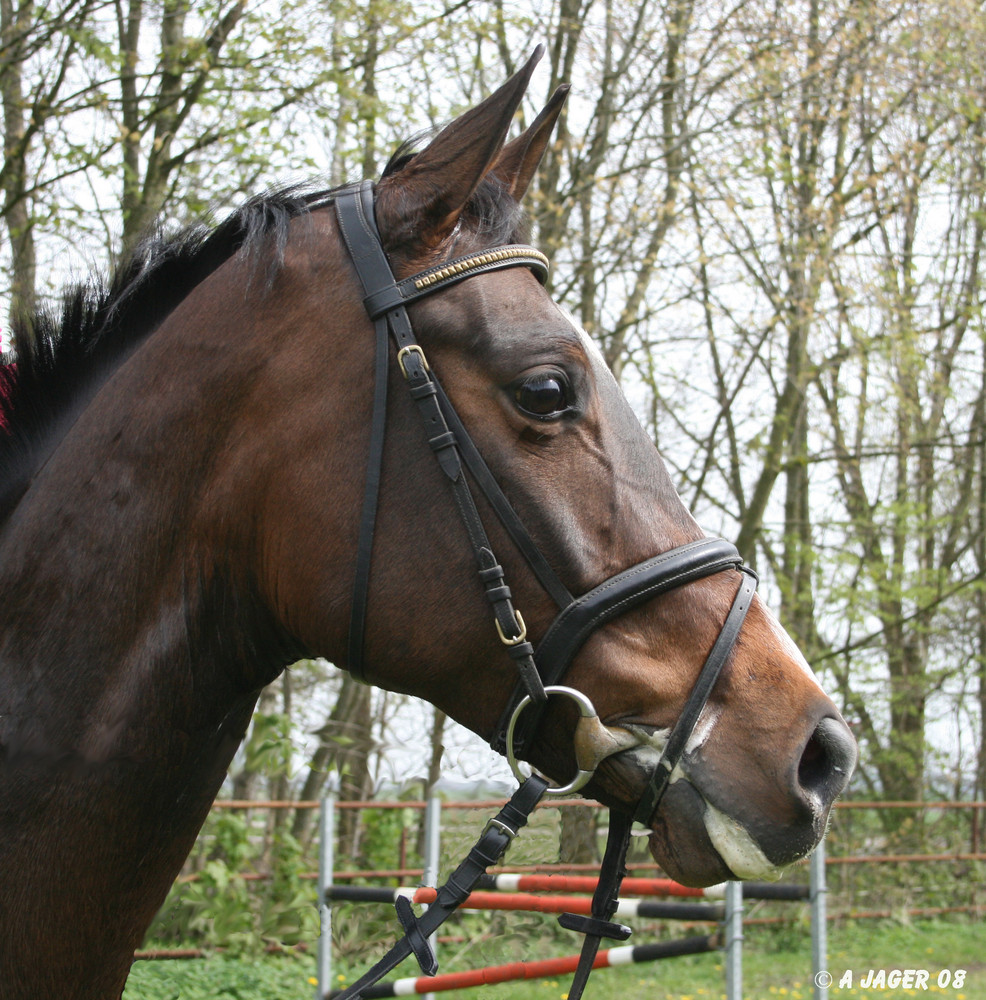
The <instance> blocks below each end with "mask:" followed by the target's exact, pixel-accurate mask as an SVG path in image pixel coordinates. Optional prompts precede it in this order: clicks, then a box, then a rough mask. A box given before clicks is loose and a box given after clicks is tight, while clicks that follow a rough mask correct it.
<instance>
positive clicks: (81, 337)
mask: <svg viewBox="0 0 986 1000" xmlns="http://www.w3.org/2000/svg"><path fill="white" fill-rule="evenodd" d="M330 197H331V192H325V191H321V192H312V191H308V190H305V189H303V188H299V187H290V188H285V189H282V190H279V191H276V192H273V193H271V194H267V195H263V196H260V197H257V198H254V199H252V200H250V201H249V202H247V203H246V204H245V205H243V206H242V207H241V208H240V209H238V210H237V211H235V212H233V213H232V214H231V215H230V216H229V217H228V218H226V219H225V220H224V221H222V222H221V223H219V224H218V225H217V226H215V227H213V228H210V227H208V226H205V225H202V224H198V225H194V226H191V227H189V228H187V229H183V230H181V231H180V232H177V233H173V234H171V235H162V234H160V233H158V234H155V235H153V236H151V237H149V238H147V239H145V240H144V241H142V242H141V243H140V244H139V245H138V246H137V247H136V249H135V250H134V251H133V252H132V253H131V254H130V255H129V256H128V257H127V258H126V259H125V260H124V261H123V262H122V263H121V264H120V266H119V267H118V268H117V269H116V270H115V272H114V273H113V275H112V277H111V278H110V280H109V281H104V280H101V279H99V278H94V279H90V281H89V282H87V283H86V284H82V285H79V286H77V287H75V288H73V289H71V290H70V291H69V292H68V293H67V294H66V295H65V297H64V299H63V302H62V307H61V310H60V311H58V310H55V309H42V310H39V312H38V313H36V314H35V315H34V316H33V317H31V319H30V320H29V321H28V322H27V323H21V324H19V326H20V329H18V331H17V332H18V333H19V334H21V335H20V336H19V337H18V338H17V341H18V343H20V344H31V345H32V347H31V348H30V349H29V350H27V351H24V350H22V351H21V352H20V354H19V356H18V357H17V361H16V369H12V368H0V519H2V518H3V516H4V515H5V514H6V513H7V511H8V510H9V509H10V507H11V505H12V504H13V503H14V502H16V500H17V498H18V497H19V496H20V494H21V493H22V492H23V489H24V486H25V480H26V477H27V476H29V475H30V474H31V472H32V470H33V469H34V468H36V467H37V465H38V463H39V460H40V459H41V457H42V456H43V455H44V453H45V450H46V447H45V446H46V442H47V441H48V440H49V439H50V437H51V432H52V430H53V429H54V428H55V426H56V425H58V424H59V422H60V421H61V420H62V419H63V418H65V417H66V416H67V415H68V414H69V413H70V412H71V411H72V410H73V409H74V408H76V407H77V406H78V405H79V402H80V399H82V398H85V397H86V396H88V395H90V394H91V393H92V392H94V391H95V390H96V389H97V388H98V386H99V385H100V384H101V382H102V380H103V379H104V378H105V377H106V376H107V375H108V374H109V373H110V372H111V371H112V370H113V369H114V368H115V367H116V366H117V365H118V364H120V363H121V362H122V360H123V359H124V358H125V357H126V356H127V355H128V354H129V353H130V352H131V351H132V350H133V349H134V348H136V347H137V346H138V345H139V344H140V343H141V342H142V341H143V340H144V339H146V338H147V337H148V336H149V335H150V334H151V333H153V332H154V331H155V330H156V329H157V328H158V327H159V326H160V325H161V323H162V322H163V321H164V320H165V319H166V318H167V316H168V315H169V314H170V313H171V312H172V311H173V310H174V309H175V308H176V307H177V306H178V304H179V303H180V302H181V301H182V300H183V299H185V298H186V297H187V296H188V294H189V293H190V292H191V291H192V289H193V288H195V286H196V285H198V284H199V283H200V282H202V281H203V280H205V278H207V277H208V276H209V275H210V274H212V272H213V271H215V270H216V269H217V268H218V267H220V266H221V265H222V264H223V263H225V261H227V260H229V258H230V257H232V256H233V254H235V253H236V252H237V251H239V250H243V251H244V252H246V253H247V254H250V255H251V256H255V257H256V258H257V264H258V266H260V265H265V264H266V265H267V273H268V276H269V274H270V273H271V272H272V271H273V269H275V268H276V266H277V263H278V262H279V260H280V258H281V255H282V253H283V249H284V244H285V242H286V240H287V230H288V223H289V222H290V221H291V219H293V218H295V217H296V216H298V215H302V214H304V213H306V212H308V211H310V210H311V209H312V208H314V207H317V205H318V204H320V203H323V202H325V201H328V200H329V198H330ZM4 425H6V426H4Z"/></svg>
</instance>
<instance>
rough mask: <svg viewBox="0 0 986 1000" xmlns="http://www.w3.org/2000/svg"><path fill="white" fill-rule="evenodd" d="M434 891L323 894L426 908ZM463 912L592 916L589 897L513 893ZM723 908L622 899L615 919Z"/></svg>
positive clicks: (718, 912)
mask: <svg viewBox="0 0 986 1000" xmlns="http://www.w3.org/2000/svg"><path fill="white" fill-rule="evenodd" d="M436 895H437V890H436V889H434V888H432V887H431V886H421V887H419V888H417V889H411V888H408V889H382V888H376V887H374V886H366V885H333V886H329V887H328V888H327V889H326V891H325V899H326V900H331V901H332V902H337V903H341V902H346V903H393V902H395V901H396V900H397V898H398V897H399V896H403V897H404V898H405V899H406V900H407V901H408V902H409V903H423V904H425V905H427V904H428V903H432V902H434V900H435V896H436ZM461 908H462V909H463V910H521V911H524V912H526V913H582V914H591V913H592V897H591V896H533V895H530V894H528V893H522V892H513V893H504V892H472V893H470V894H469V895H468V896H467V897H466V899H465V900H464V901H463V903H462V907H461ZM724 915H725V910H724V908H723V907H722V906H720V905H717V904H710V903H658V902H654V901H653V900H649V899H621V900H620V901H619V903H618V904H617V909H616V913H615V914H614V916H616V917H624V918H627V917H650V918H656V919H659V920H709V921H714V922H716V923H718V922H719V921H721V920H722V919H723V916H724Z"/></svg>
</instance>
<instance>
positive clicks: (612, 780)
mask: <svg viewBox="0 0 986 1000" xmlns="http://www.w3.org/2000/svg"><path fill="white" fill-rule="evenodd" d="M653 757H654V755H653V753H651V751H650V750H649V749H648V748H639V749H636V750H630V751H626V752H624V753H620V754H617V755H615V756H614V757H610V758H608V759H607V760H606V761H604V762H603V764H602V766H601V767H600V769H599V773H598V775H597V779H601V780H599V783H598V784H595V785H593V786H589V789H588V791H589V792H590V793H592V794H594V795H596V796H597V797H599V798H600V799H601V800H602V801H606V800H607V799H608V800H609V803H608V804H610V805H616V801H622V802H628V801H629V802H633V801H635V800H636V799H638V798H639V797H640V794H641V792H642V788H643V784H644V782H645V781H646V780H647V778H648V777H649V775H650V773H651V771H652V770H653V765H654V763H655V760H654V759H653ZM607 792H609V793H610V794H608V795H607V794H606V793H607ZM614 795H615V797H616V801H614ZM617 808H619V806H617ZM649 846H650V852H651V855H652V857H653V858H654V860H655V861H656V862H657V863H658V864H659V865H660V866H661V868H663V869H664V871H666V872H667V873H668V875H670V876H671V878H673V879H674V880H675V881H676V882H681V883H682V884H683V885H688V886H696V887H704V886H709V885H716V884H718V883H720V882H725V881H728V880H730V879H761V880H764V881H773V880H775V879H778V878H780V877H781V875H782V874H783V872H784V870H785V865H781V864H777V863H776V862H773V861H771V860H770V859H769V858H768V857H767V856H766V854H765V853H764V851H763V849H762V848H761V847H760V845H759V844H758V843H757V841H756V840H755V838H754V836H753V835H752V834H751V833H750V832H749V831H748V830H747V829H746V827H744V826H743V824H742V823H741V822H740V821H739V820H737V819H735V818H733V817H731V816H729V815H728V814H727V813H725V812H723V811H722V810H721V809H719V808H717V807H716V806H715V805H713V804H712V803H711V802H709V800H708V799H707V798H706V797H705V796H704V795H703V794H702V792H701V790H700V788H699V785H698V783H697V782H696V779H695V776H694V775H689V774H688V773H686V772H685V771H684V770H683V769H682V768H681V767H680V766H679V767H677V768H675V771H674V774H673V775H672V777H671V783H670V784H669V785H668V788H667V791H666V792H665V793H664V797H663V799H662V800H661V805H660V807H659V808H658V810H657V813H656V814H655V815H654V817H653V819H652V820H651V833H650V837H649ZM800 853H801V852H799V856H800ZM784 860H785V861H790V860H792V858H791V857H790V856H789V857H787V858H785V859H784ZM795 860H796V859H795Z"/></svg>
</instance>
